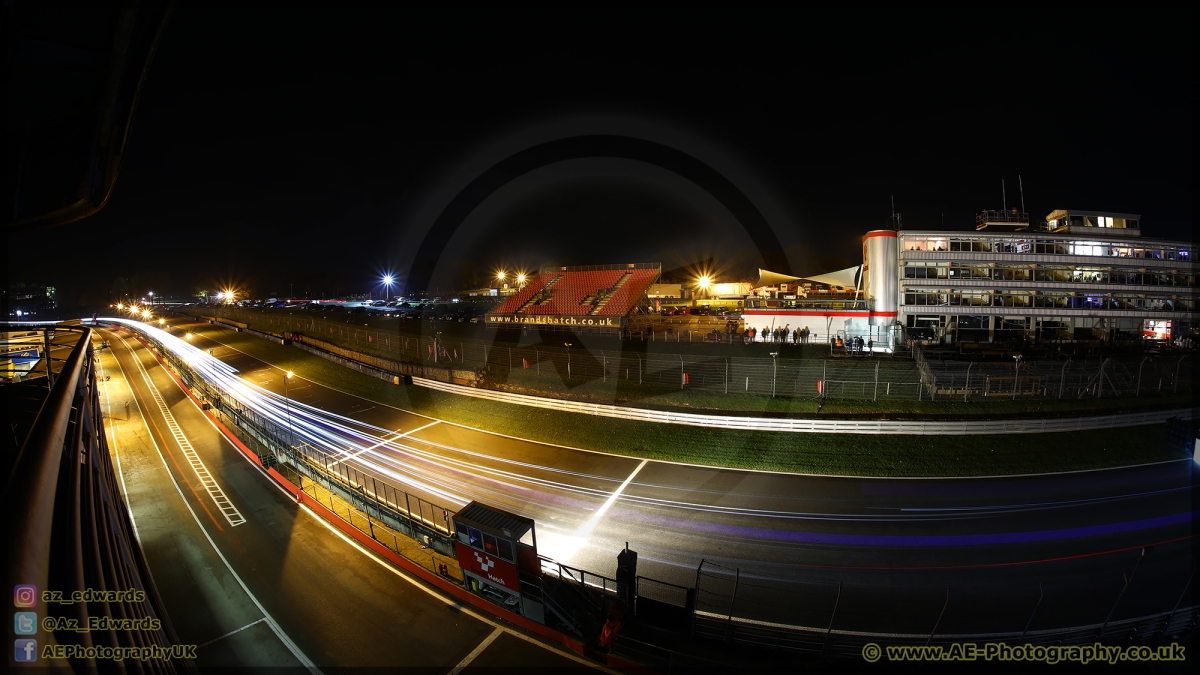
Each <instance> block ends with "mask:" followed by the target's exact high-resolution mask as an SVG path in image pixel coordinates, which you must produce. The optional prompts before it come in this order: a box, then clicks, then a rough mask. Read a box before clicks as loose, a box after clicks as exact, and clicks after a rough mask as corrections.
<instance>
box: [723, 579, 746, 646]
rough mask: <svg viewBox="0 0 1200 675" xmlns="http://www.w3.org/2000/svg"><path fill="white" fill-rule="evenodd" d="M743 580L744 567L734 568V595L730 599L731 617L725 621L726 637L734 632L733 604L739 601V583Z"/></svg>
mask: <svg viewBox="0 0 1200 675" xmlns="http://www.w3.org/2000/svg"><path fill="white" fill-rule="evenodd" d="M741 581H742V568H740V567H735V568H733V597H732V598H730V599H729V619H728V620H727V621H726V623H725V639H726V640H728V639H729V637H730V634H731V633H732V632H733V604H734V603H735V602H737V592H738V584H740V583H741Z"/></svg>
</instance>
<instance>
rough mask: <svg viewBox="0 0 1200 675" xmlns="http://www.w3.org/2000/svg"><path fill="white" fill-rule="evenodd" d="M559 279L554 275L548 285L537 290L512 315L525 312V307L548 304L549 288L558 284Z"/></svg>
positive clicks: (559, 275) (558, 275) (559, 276)
mask: <svg viewBox="0 0 1200 675" xmlns="http://www.w3.org/2000/svg"><path fill="white" fill-rule="evenodd" d="M561 278H562V275H561V274H557V275H555V276H554V278H553V279H551V280H550V281H549V283H547V284H546V285H545V286H542V288H541V289H540V290H538V292H537V293H534V294H533V296H532V297H530V298H529V299H528V300H526V301H525V302H524V304H522V305H521V306H520V307H518V308H517V309H516V311H514V312H513V314H520V313H521V312H523V311H525V308H526V307H528V306H530V305H541V304H544V303H547V302H549V301H550V297H549V295H547V291H548V290H549V288H550V287H551V286H553V285H554V284H556V283H558V280H559V279H561Z"/></svg>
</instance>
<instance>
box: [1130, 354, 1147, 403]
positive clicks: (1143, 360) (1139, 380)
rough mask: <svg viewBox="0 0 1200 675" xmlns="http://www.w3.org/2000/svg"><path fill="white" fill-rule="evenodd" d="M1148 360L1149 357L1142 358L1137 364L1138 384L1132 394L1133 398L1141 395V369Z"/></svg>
mask: <svg viewBox="0 0 1200 675" xmlns="http://www.w3.org/2000/svg"><path fill="white" fill-rule="evenodd" d="M1149 359H1150V357H1149V356H1147V357H1144V358H1142V362H1141V363H1139V364H1138V383H1137V389H1135V390H1134V392H1133V395H1134V396H1141V395H1142V367H1143V366H1145V365H1146V361H1148V360H1149Z"/></svg>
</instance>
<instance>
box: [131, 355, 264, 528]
mask: <svg viewBox="0 0 1200 675" xmlns="http://www.w3.org/2000/svg"><path fill="white" fill-rule="evenodd" d="M121 339H122V341H123V340H124V338H121ZM125 346H126V347H128V346H129V344H128V343H126V345H125ZM133 360H134V363H136V364H137V367H138V370H140V371H142V379H144V380H145V381H146V386H147V387H148V388H149V389H150V395H151V396H153V397H154V402H155V403H157V404H158V410H159V412H161V413H162V416H163V418H164V419H166V421H167V428H168V429H170V430H171V435H172V436H174V437H175V442H176V443H178V444H179V449H180V450H182V451H183V457H184V459H186V460H187V463H188V465H189V466H191V467H192V471H194V472H195V474H196V478H199V479H200V484H201V485H203V486H204V489H205V490H206V491H207V492H208V496H209V497H211V498H212V500H213V503H214V504H216V505H217V509H218V510H220V512H221V515H223V516H225V520H227V521H229V526H230V527H237V526H238V525H242V524H243V523H245V522H246V517H245V516H243V515H242V512H241V511H238V510H237V507H235V506H234V505H233V502H232V501H230V499H229V497H227V496H225V491H224V490H222V489H221V486H220V485H218V484H217V481H216V479H215V478H213V477H212V473H210V472H209V470H208V467H207V466H205V465H204V462H203V461H201V459H200V455H198V454H196V450H195V448H193V447H192V444H191V442H190V441H188V439H187V436H185V435H184V433H183V429H181V428H180V426H179V423H178V422H176V421H175V416H174V415H172V414H171V409H170V408H168V407H167V402H166V401H164V400H163V397H162V395H161V394H159V393H158V388H157V387H155V386H154V382H152V381H151V380H150V373H147V372H146V368H145V366H143V365H142V361H141V359H139V358H137V355H134V358H133Z"/></svg>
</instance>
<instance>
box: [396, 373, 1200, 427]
mask: <svg viewBox="0 0 1200 675" xmlns="http://www.w3.org/2000/svg"><path fill="white" fill-rule="evenodd" d="M413 384H416V385H418V386H421V387H427V388H429V389H436V390H438V391H444V392H447V393H451V394H459V395H461V396H470V397H472V398H482V399H487V400H491V401H497V402H501V403H513V404H516V405H525V406H531V407H535V408H544V409H547V410H562V411H565V412H575V413H583V414H587V415H596V416H600V417H612V418H617V419H627V420H641V421H646V422H660V423H666V424H683V425H689V426H700V427H708V428H721V429H743V430H749V431H788V432H794V433H812V434H916V435H922V436H959V435H988V434H1040V433H1047V432H1057V431H1084V430H1089V429H1115V428H1119V427H1130V426H1141V425H1146V424H1158V423H1160V422H1165V421H1167V420H1168V419H1171V418H1172V417H1179V418H1181V419H1193V418H1195V417H1198V416H1200V408H1180V409H1174V410H1153V411H1148V412H1136V413H1116V414H1112V415H1097V416H1089V417H1041V418H1030V419H983V420H869V419H836V418H795V417H747V416H740V415H704V414H699V413H685V412H671V411H663V410H651V409H647V408H632V407H629V406H619V405H607V404H602V403H584V402H582V401H570V400H565V399H556V398H545V397H540V396H528V395H525V394H512V393H509V392H502V391H493V390H491V389H478V388H474V387H464V386H461V385H456V384H446V383H444V382H438V381H436V380H426V379H423V378H420V377H414V378H413ZM909 384H915V383H909ZM925 386H928V383H927V384H926V385H925Z"/></svg>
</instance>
